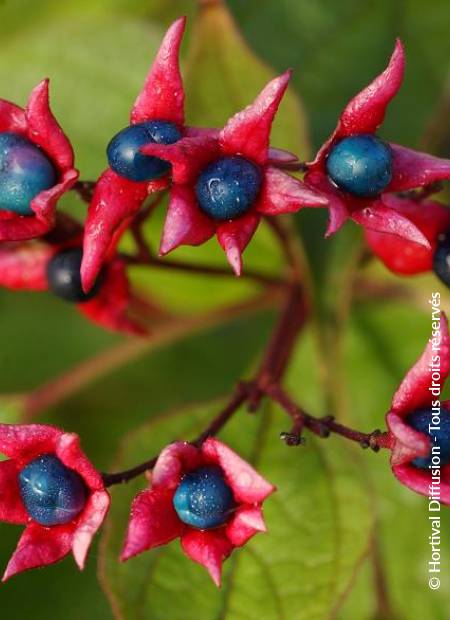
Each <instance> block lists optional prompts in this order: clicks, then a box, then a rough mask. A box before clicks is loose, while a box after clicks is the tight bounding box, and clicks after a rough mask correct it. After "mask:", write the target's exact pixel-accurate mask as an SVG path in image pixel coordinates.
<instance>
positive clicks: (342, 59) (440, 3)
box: [229, 0, 450, 147]
mask: <svg viewBox="0 0 450 620" xmlns="http://www.w3.org/2000/svg"><path fill="white" fill-rule="evenodd" d="M229 5H230V7H231V8H232V10H233V12H234V13H235V15H236V17H237V19H238V21H239V24H240V26H241V28H242V30H243V32H244V34H245V36H246V38H247V39H248V40H249V41H250V43H251V45H252V46H253V48H254V49H255V50H256V52H257V53H258V54H259V55H260V56H261V57H262V58H264V59H266V60H269V61H270V63H271V64H272V65H274V66H276V67H277V69H278V70H282V69H283V68H285V67H293V68H294V70H295V73H294V84H295V86H296V87H297V88H298V90H299V92H300V93H301V94H302V97H303V99H304V101H305V105H306V109H307V112H308V115H309V116H310V118H311V123H312V127H311V131H312V137H313V143H314V145H315V147H318V146H319V145H320V144H321V143H322V142H323V140H324V139H325V138H326V137H327V136H328V135H329V134H330V133H331V131H332V130H333V128H334V126H335V125H336V120H337V117H338V115H339V114H340V112H341V110H342V109H343V107H344V105H345V104H346V103H347V101H349V99H350V98H351V97H353V96H354V95H355V94H356V93H357V92H358V91H359V90H361V88H363V87H364V86H366V85H367V84H368V83H369V82H370V81H371V80H372V78H373V77H375V76H376V75H377V74H378V73H380V72H381V71H382V70H383V69H384V67H385V66H386V64H387V61H388V58H389V55H390V54H391V52H392V50H393V47H394V42H395V38H396V37H397V36H400V37H401V38H402V40H403V41H404V43H405V46H406V54H407V70H406V76H405V81H404V85H403V86H402V89H401V91H400V93H399V95H398V96H397V97H396V99H395V102H393V103H392V104H391V106H390V108H389V112H388V115H387V118H386V122H385V124H384V127H383V132H382V133H383V135H385V136H386V137H389V139H390V140H392V141H394V142H405V143H406V144H407V145H408V146H414V145H417V142H418V139H419V137H420V136H421V132H422V130H423V127H424V125H425V123H426V122H427V120H428V117H429V114H430V110H431V109H432V107H433V106H434V105H435V102H436V98H437V97H438V96H439V94H440V92H441V89H442V87H443V84H444V80H445V79H446V76H447V73H448V69H449V62H450V61H449V56H448V52H447V50H446V30H447V26H448V20H449V17H450V7H449V4H448V2H447V1H446V0H436V2H434V3H433V8H432V10H430V8H429V7H428V6H427V5H425V4H423V3H421V2H420V1H419V0H407V1H406V2H402V3H398V2H391V1H390V0H381V1H379V2H371V3H367V2H366V3H361V2H359V1H358V0H343V1H341V2H332V1H330V0H318V1H317V2H309V1H308V0H281V1H280V2H272V1H271V0H249V1H247V2H240V1H239V0H229Z"/></svg>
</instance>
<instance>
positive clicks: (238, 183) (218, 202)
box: [195, 155, 262, 220]
mask: <svg viewBox="0 0 450 620" xmlns="http://www.w3.org/2000/svg"><path fill="white" fill-rule="evenodd" d="M261 182H262V175H261V170H260V168H259V167H258V166H256V165H255V164H254V163H253V162H251V161H249V160H248V159H245V157H240V156H238V155H236V156H234V157H223V158H222V159H218V160H217V161H215V162H213V163H212V164H210V165H209V166H208V167H207V168H205V170H203V172H202V173H201V174H200V176H199V177H198V180H197V183H196V185H195V192H196V194H197V200H198V202H199V204H200V207H201V209H202V210H203V211H204V212H205V213H207V214H208V215H209V216H210V217H212V218H213V219H215V220H232V219H234V218H236V217H239V216H240V215H244V213H246V212H247V211H248V210H249V209H250V207H251V206H252V204H253V202H254V200H255V198H256V197H257V195H258V193H259V190H260V188H261Z"/></svg>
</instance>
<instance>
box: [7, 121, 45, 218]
mask: <svg viewBox="0 0 450 620" xmlns="http://www.w3.org/2000/svg"><path fill="white" fill-rule="evenodd" d="M56 181H57V174H56V170H55V168H54V166H53V164H52V163H51V161H50V160H49V158H48V157H47V155H46V154H45V153H44V151H42V149H40V148H39V147H38V146H36V145H35V144H33V143H32V142H30V140H27V139H26V138H23V137H22V136H19V135H18V134H15V133H11V132H3V133H0V209H1V210H5V211H13V212H14V213H17V214H19V215H33V213H34V212H33V210H32V208H31V206H30V203H31V201H32V200H33V198H34V197H35V196H37V195H38V194H40V193H41V192H42V191H44V190H46V189H49V188H50V187H52V186H53V185H55V183H56Z"/></svg>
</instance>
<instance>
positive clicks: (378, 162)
mask: <svg viewBox="0 0 450 620" xmlns="http://www.w3.org/2000/svg"><path fill="white" fill-rule="evenodd" d="M326 166H327V172H328V176H329V177H330V178H331V180H332V181H333V182H334V183H335V184H336V185H337V186H338V187H339V188H341V189H343V190H344V191H346V192H349V193H350V194H354V195H355V196H359V197H371V196H376V195H377V194H379V193H380V192H382V191H383V190H384V189H385V188H386V187H387V185H389V183H390V182H391V179H392V153H391V149H390V148H389V146H388V145H387V144H385V143H384V142H382V141H381V140H380V139H379V138H377V137H376V136H372V135H360V136H351V137H350V138H344V139H343V140H341V141H340V142H338V143H337V144H335V145H334V146H333V147H332V149H331V151H330V154H329V155H328V158H327V161H326Z"/></svg>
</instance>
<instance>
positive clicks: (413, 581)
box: [0, 0, 450, 620]
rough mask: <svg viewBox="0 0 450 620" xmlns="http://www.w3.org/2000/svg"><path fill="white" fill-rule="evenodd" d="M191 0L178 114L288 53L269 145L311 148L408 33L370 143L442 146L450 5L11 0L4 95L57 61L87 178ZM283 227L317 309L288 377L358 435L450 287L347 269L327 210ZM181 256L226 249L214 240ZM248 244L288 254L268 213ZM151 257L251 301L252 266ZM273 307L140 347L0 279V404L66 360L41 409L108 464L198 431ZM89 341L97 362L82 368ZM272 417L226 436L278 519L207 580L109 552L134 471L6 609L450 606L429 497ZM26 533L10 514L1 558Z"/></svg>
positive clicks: (10, 596) (253, 262)
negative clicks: (90, 527)
mask: <svg viewBox="0 0 450 620" xmlns="http://www.w3.org/2000/svg"><path fill="white" fill-rule="evenodd" d="M228 11H229V12H228ZM182 14H186V15H188V16H189V21H188V26H187V32H186V36H185V40H184V43H183V48H182V59H183V71H184V75H185V77H186V90H187V120H188V122H190V123H197V124H203V125H211V124H214V125H217V126H220V125H222V124H223V122H224V121H225V120H226V119H227V118H228V117H229V115H230V114H232V113H234V112H235V111H237V110H238V109H240V108H241V107H243V106H245V105H246V104H247V103H249V102H250V101H251V100H252V99H253V98H254V97H255V96H256V94H257V93H258V91H259V90H260V89H261V88H262V86H263V85H264V84H265V82H266V81H268V79H270V77H272V76H273V75H275V74H276V72H281V71H284V70H285V69H286V68H287V67H292V68H293V69H294V77H293V81H292V88H291V89H290V93H289V96H288V97H287V98H286V101H285V102H284V103H283V105H282V107H281V110H280V115H279V118H278V120H277V122H276V125H275V128H274V134H273V135H274V145H276V146H279V147H284V148H288V149H292V150H295V152H297V153H298V154H299V155H300V158H307V157H308V156H310V155H311V154H313V153H314V151H315V149H317V147H318V146H319V145H320V144H321V142H322V141H323V140H324V138H326V136H327V135H328V134H329V133H330V132H331V131H332V129H333V127H334V125H335V122H336V119H337V116H338V114H339V113H340V111H341V109H342V108H343V106H344V105H345V103H346V102H347V101H348V99H349V98H350V97H352V96H353V95H354V94H355V93H356V92H357V91H358V90H360V89H361V88H362V87H363V86H365V85H366V84H367V83H368V82H369V81H370V80H371V79H372V78H373V77H374V76H375V75H376V74H377V73H379V72H380V71H381V70H382V69H383V68H384V67H385V65H386V63H387V60H388V58H389V55H390V53H391V51H392V49H393V46H394V41H395V38H396V37H397V36H400V37H401V38H402V40H403V41H404V43H405V47H406V54H407V69H406V75H405V81H404V85H403V87H402V89H401V91H400V93H399V95H398V96H397V97H396V99H395V100H394V101H393V102H392V104H391V106H390V108H389V112H388V115H387V118H386V122H385V123H384V125H383V128H382V131H381V135H382V136H385V137H388V138H389V140H391V141H394V142H400V143H402V144H405V145H407V146H410V147H414V148H424V149H430V150H431V151H432V152H434V153H436V154H440V155H443V156H447V157H449V156H450V94H449V93H450V90H449V88H450V87H449V82H448V81H447V79H448V76H449V67H450V43H449V36H448V32H449V27H450V4H449V3H448V1H447V0H433V1H432V2H430V3H428V4H425V3H423V2H420V1H419V0H403V1H401V2H400V1H392V0H380V1H375V0H367V1H366V2H360V1H359V0H341V1H339V2H336V1H334V0H316V1H314V2H311V1H310V0H229V1H228V2H227V4H226V5H225V4H220V3H219V2H213V1H212V0H211V1H209V2H208V1H205V2H203V3H201V2H200V3H199V2H196V1H194V0H66V1H65V2H56V1H52V0H41V1H40V2H27V1H26V0H3V1H2V2H1V3H0V96H1V97H4V98H6V99H10V100H12V101H15V102H16V103H19V104H21V105H23V104H24V103H25V101H26V98H27V96H28V93H29V91H30V90H31V89H32V88H33V87H34V86H35V85H36V84H37V82H38V81H40V80H41V79H42V78H43V77H46V76H48V77H50V79H51V98H52V99H51V101H52V106H53V109H54V111H55V114H56V116H57V118H58V119H59V121H60V123H61V125H62V126H63V128H64V130H65V131H66V132H67V134H68V135H69V137H70V139H71V140H72V142H73V145H74V148H75V152H76V157H77V166H78V167H79V169H80V170H81V178H83V179H95V178H96V177H97V176H98V175H99V173H100V172H101V171H102V169H103V168H104V167H105V162H106V158H105V146H106V144H107V143H108V141H109V139H110V138H111V136H112V135H113V134H114V133H116V132H117V131H118V130H119V129H121V128H122V127H124V126H125V125H127V123H128V113H129V109H130V106H131V104H132V102H133V101H134V98H135V97H136V95H137V93H138V91H139V89H140V88H141V85H142V83H143V79H144V77H145V74H146V72H147V70H148V68H149V66H150V63H151V61H152V58H153V55H154V53H155V51H156V49H157V47H158V45H159V42H160V40H161V37H162V36H163V33H164V31H165V29H166V27H167V26H168V25H169V23H170V22H171V20H173V19H174V18H175V17H177V16H179V15H182ZM443 199H445V194H443ZM61 208H64V209H67V210H68V211H70V212H72V213H74V214H77V215H78V216H79V217H81V218H82V217H83V215H84V211H85V207H84V205H83V204H82V203H81V202H80V201H79V200H78V199H77V198H76V197H73V196H72V197H68V198H65V199H64V200H63V201H62V204H61ZM162 216H163V210H162V211H161V214H160V215H158V217H157V218H156V221H153V220H152V222H151V225H150V227H149V230H148V234H149V236H150V237H152V238H154V239H155V240H156V239H157V237H158V234H159V232H160V228H161V221H162ZM292 225H293V226H295V227H296V230H297V232H298V234H299V236H300V239H301V241H302V243H303V245H304V248H305V253H306V257H307V261H308V263H309V265H310V268H311V272H312V274H313V278H314V286H315V304H316V305H315V308H316V310H315V318H316V320H315V321H314V324H312V325H311V326H310V327H309V328H308V329H307V330H306V331H305V334H304V335H303V337H302V339H301V340H300V342H299V345H298V347H297V351H296V353H295V357H294V360H293V363H292V365H291V369H290V371H289V374H288V377H287V383H288V385H289V387H290V388H291V389H292V391H293V392H294V393H295V396H296V397H297V399H298V400H299V401H300V402H301V403H303V404H304V405H305V406H306V407H307V408H309V409H310V410H311V411H312V412H313V413H315V414H317V415H320V414H325V413H329V412H330V411H332V412H334V413H336V415H337V416H338V417H339V418H340V419H343V420H345V421H346V422H348V423H350V424H353V425H354V426H356V427H358V428H361V429H364V430H372V429H373V428H376V427H383V424H384V422H383V415H384V412H385V411H386V410H387V409H388V407H389V402H390V398H391V396H392V393H393V391H394V389H395V387H396V385H397V384H398V382H399V381H400V380H401V378H402V377H403V375H404V373H405V371H406V370H407V368H408V367H409V366H410V365H411V364H412V363H413V361H414V360H415V359H416V358H417V357H418V355H419V353H420V352H421V350H422V348H423V346H424V344H425V342H426V340H427V338H428V335H429V332H430V329H431V326H430V309H429V304H428V299H429V297H430V295H431V292H432V291H435V290H440V291H441V293H442V295H443V303H444V307H446V308H447V309H450V297H449V295H448V293H447V292H446V291H443V290H442V287H441V285H439V284H438V283H437V281H436V280H435V279H434V278H433V277H432V276H431V275H424V276H420V277H416V278H414V279H399V278H396V277H394V276H392V275H390V274H388V272H387V271H386V270H385V269H384V267H382V266H381V265H380V264H378V263H377V262H376V261H368V262H367V264H365V265H364V266H363V267H361V260H360V259H361V256H362V255H363V254H364V247H363V242H362V239H361V234H360V231H359V230H357V229H356V227H353V226H352V225H348V226H347V227H346V228H345V229H344V230H343V231H342V232H340V233H339V234H338V235H337V236H336V237H335V238H334V239H333V240H332V241H328V242H326V243H325V242H324V241H323V232H324V229H325V225H326V213H325V212H319V211H313V210H311V211H310V212H308V213H307V212H305V213H302V214H300V215H298V216H296V218H295V220H293V224H292ZM124 243H125V244H126V243H129V240H127V239H125V242H124ZM177 256H178V257H179V258H183V257H188V258H192V259H195V260H198V261H204V262H205V263H216V264H220V265H222V264H224V258H223V255H222V253H221V252H220V251H219V250H218V249H217V247H216V245H215V242H210V243H208V244H206V246H204V247H202V248H188V249H182V250H179V251H178V253H177ZM245 260H246V264H247V265H248V266H252V267H258V268H260V269H263V270H266V271H267V272H268V273H271V272H275V273H277V272H278V271H279V269H280V264H281V257H280V255H279V252H278V249H277V247H276V245H275V244H274V242H273V240H272V238H271V236H270V233H269V231H268V230H266V229H265V228H264V226H262V227H260V230H259V231H258V233H257V235H256V237H255V239H254V241H253V242H252V244H251V246H250V248H249V249H248V251H247V252H246V255H245ZM147 271H148V270H147ZM147 271H144V270H135V271H134V272H133V274H132V277H133V280H134V282H135V285H136V286H137V287H139V288H140V290H141V291H143V292H144V293H145V294H147V295H152V296H154V297H156V298H158V299H159V300H160V301H162V302H163V303H164V304H166V305H167V307H169V308H170V309H171V310H172V311H173V312H175V313H179V314H180V315H183V314H192V313H194V312H200V311H206V310H207V309H209V308H210V309H214V308H220V307H222V306H223V305H224V304H229V303H233V302H236V303H237V302H240V301H245V300H247V299H249V298H250V297H251V296H252V295H254V293H255V286H254V285H251V284H249V283H248V282H245V281H242V282H235V281H233V280H232V279H226V278H220V279H211V278H209V277H205V276H195V277H194V276H192V275H179V274H173V273H170V274H167V273H166V272H163V271H160V270H156V269H155V270H150V271H149V272H148V273H147ZM362 280H364V282H365V284H361V281H362ZM355 283H356V284H355ZM273 319H274V313H273V312H271V311H265V310H261V311H260V312H254V313H252V314H247V315H243V316H242V317H240V318H234V319H233V318H232V317H229V318H228V319H227V320H226V321H219V322H218V323H217V324H215V325H213V326H210V327H208V328H206V326H205V328H204V329H200V330H197V331H196V333H192V334H186V335H185V336H184V337H176V336H175V335H171V334H169V335H167V336H166V337H164V338H161V339H160V340H161V341H160V342H159V343H156V342H155V341H154V340H152V339H150V340H149V341H148V342H146V343H144V344H139V345H136V344H135V343H134V342H133V343H130V341H129V340H127V339H124V338H123V337H121V336H117V335H114V334H110V333H107V332H104V331H102V330H100V329H98V328H96V327H94V326H93V325H91V324H89V323H88V322H87V321H85V320H84V319H83V318H82V317H81V315H79V314H77V312H76V310H75V309H74V308H73V307H71V306H68V305H65V304H64V303H63V302H61V301H58V300H57V299H55V298H52V297H50V295H47V294H28V293H14V294H12V293H9V292H4V291H1V292H0V333H1V346H0V391H1V393H2V394H3V396H2V397H1V400H0V419H1V421H11V422H12V421H17V420H19V419H20V415H21V408H22V405H23V400H22V397H21V394H23V393H24V392H29V391H30V390H35V389H37V388H38V387H39V386H41V385H42V384H43V383H47V382H49V381H53V380H54V379H55V378H57V377H58V376H60V375H61V374H62V373H66V375H67V377H66V378H69V381H68V383H69V388H68V390H67V394H66V395H65V396H64V397H60V398H58V399H55V400H53V401H50V402H49V404H48V407H47V408H46V409H45V411H42V412H40V414H39V417H38V419H39V421H43V422H51V423H54V424H57V425H59V426H62V427H64V428H66V429H68V430H73V431H75V432H78V433H79V434H80V435H81V437H82V441H83V445H84V447H85V449H86V451H87V453H88V454H89V455H90V457H91V458H92V460H93V462H94V463H95V464H96V465H97V466H98V467H99V468H100V469H112V468H113V466H116V467H121V466H122V465H123V466H126V465H127V464H129V465H131V464H135V463H136V462H138V461H139V460H140V459H141V458H142V459H145V458H146V457H147V456H150V455H152V454H153V453H154V452H157V451H158V450H159V449H160V448H161V447H162V446H163V445H164V443H166V442H168V441H170V440H171V439H173V438H174V436H176V437H178V436H185V437H191V436H193V435H194V434H195V433H196V429H198V428H200V427H201V425H202V424H204V421H205V420H207V419H208V417H211V416H212V415H213V414H214V411H216V410H217V408H218V407H219V406H220V402H221V398H222V397H223V396H224V395H226V394H227V393H228V392H229V391H230V389H231V388H232V386H233V384H234V382H235V380H236V379H237V378H238V377H240V376H241V375H243V374H244V375H245V374H246V373H248V372H249V371H250V369H251V368H253V367H254V365H255V363H256V361H257V358H258V354H259V353H260V352H261V350H262V348H263V346H264V342H265V340H266V338H267V335H268V333H269V330H270V327H271V325H272V324H273ZM92 357H94V359H95V360H96V362H95V363H94V366H95V368H96V371H95V372H94V373H93V374H92V380H91V381H84V380H83V376H84V375H83V372H84V370H83V369H84V368H85V366H84V364H85V362H86V360H88V359H90V358H92ZM111 359H114V360H116V361H115V362H114V363H111ZM117 360H119V361H117ZM80 368H81V379H80V385H79V387H78V388H77V384H76V381H75V383H74V384H73V385H72V384H71V382H70V378H72V379H73V378H74V377H75V379H76V380H77V379H78V378H79V376H80ZM285 425H286V421H285V420H284V419H283V417H282V414H281V413H280V412H278V411H275V410H272V409H269V408H268V409H266V410H265V411H264V412H263V413H262V414H260V416H259V417H248V416H247V417H246V416H245V415H244V413H242V414H240V415H239V416H238V417H237V418H236V419H235V420H234V421H233V423H232V424H231V425H230V427H229V428H228V429H227V430H226V432H225V433H224V434H223V436H224V438H225V439H226V440H227V441H228V442H229V443H230V445H231V446H233V447H234V448H236V449H237V450H239V451H240V452H241V453H242V454H244V455H246V456H248V457H249V458H251V459H252V460H253V461H254V462H255V464H256V465H257V466H258V468H260V469H261V471H262V472H263V473H264V474H265V475H266V476H267V477H268V478H270V479H271V480H272V481H273V482H275V483H276V484H277V485H278V487H279V492H278V493H277V494H276V496H275V497H274V498H273V499H271V500H270V501H269V502H268V504H267V510H266V517H267V521H268V525H269V528H270V534H269V535H267V536H258V537H256V538H255V540H254V541H252V542H251V543H250V544H249V545H248V546H247V547H246V549H244V550H242V551H238V552H236V553H235V554H234V556H233V559H232V560H230V561H229V562H227V564H226V570H225V584H224V587H223V589H222V590H221V591H217V590H216V589H215V588H214V587H213V586H212V585H211V584H210V582H209V580H208V577H207V576H206V574H204V572H203V569H201V568H200V567H198V566H196V565H193V564H192V563H190V562H189V561H188V560H187V559H185V558H184V557H183V556H182V553H181V552H180V550H179V548H178V545H177V544H176V543H174V544H173V545H171V546H169V547H168V548H165V549H163V550H161V551H155V552H152V553H151V554H146V555H145V556H142V557H140V558H138V559H136V560H134V561H132V562H130V563H129V564H127V565H125V566H122V565H120V564H119V563H118V561H117V554H118V550H119V548H120V544H121V539H122V535H123V531H124V527H125V522H126V516H127V511H128V507H129V502H130V499H131V497H132V495H133V493H134V492H136V490H138V489H139V488H141V487H142V485H143V483H144V481H143V479H142V480H138V481H136V482H135V483H133V484H131V485H129V487H126V488H125V487H124V488H119V489H115V490H114V498H113V499H114V508H113V510H112V513H111V518H110V520H109V522H108V525H107V528H106V529H105V533H104V534H103V535H102V537H101V539H100V542H99V543H98V544H96V545H95V546H94V549H93V551H92V554H91V559H90V561H89V564H88V567H87V569H86V571H85V572H84V573H82V574H80V573H79V572H78V571H77V569H76V568H75V565H74V563H73V561H72V560H71V559H67V560H65V561H63V562H62V563H61V564H59V565H57V566H52V567H49V568H46V569H44V570H40V571H33V572H30V573H28V574H25V575H20V576H18V577H17V578H15V579H13V580H12V581H11V582H9V583H7V584H5V585H3V586H1V588H0V609H1V613H2V615H4V617H5V618H6V617H7V618H8V619H9V620H23V619H24V618H28V617H30V618H33V620H41V619H42V620H43V619H44V618H45V619H46V620H48V619H49V618H52V619H55V620H59V619H60V618H64V619H65V620H72V619H73V620H75V619H76V620H79V619H80V618H96V619H97V620H111V618H121V619H124V620H137V619H141V618H142V619H143V618H145V619H146V620H159V619H164V620H178V619H179V620H190V619H191V618H192V619H194V618H195V619H196V620H203V619H205V620H212V619H213V618H223V619H225V618H226V619H227V620H254V619H255V618H258V619H261V618H264V620H272V619H277V620H279V619H280V620H281V619H284V618H286V619H289V620H294V619H299V620H302V619H305V620H322V619H327V618H338V619H339V620H373V619H374V618H378V619H379V620H380V619H384V620H388V619H389V620H392V619H394V618H396V619H399V620H415V619H416V618H429V619H430V620H431V619H433V620H434V619H436V620H444V619H445V618H448V609H449V605H450V596H449V595H450V589H449V584H450V579H449V576H450V561H449V551H450V519H449V517H448V511H443V512H442V515H441V516H442V533H443V538H442V553H443V556H442V571H443V572H442V575H443V579H442V587H441V589H440V590H439V591H436V592H431V591H430V590H429V589H428V585H427V581H428V577H427V562H428V560H429V555H430V552H429V546H428V535H429V533H430V530H429V523H428V513H427V503H426V500H425V499H424V498H421V497H419V496H417V495H414V494H413V493H411V492H409V491H408V490H407V489H405V488H403V487H401V486H400V485H399V484H398V483H397V482H396V481H395V480H394V478H393V476H392V474H391V472H390V469H389V466H388V456H387V455H386V454H378V455H375V454H372V453H368V452H367V453H363V452H362V451H360V450H359V449H353V447H349V446H347V445H344V442H343V441H342V440H340V439H339V438H337V439H336V438H331V439H329V440H327V441H326V442H320V441H319V442H317V441H315V440H313V439H310V438H308V443H307V446H306V447H304V448H299V449H288V448H286V447H285V446H283V445H282V444H281V443H280V442H279V440H278V439H277V437H278V434H279V432H280V431H281V430H286V429H285ZM263 428H264V429H265V430H264V431H263ZM119 446H120V449H119ZM19 533H20V528H17V527H14V526H10V525H5V524H0V562H1V564H2V565H4V564H6V562H7V559H8V557H9V555H10V554H11V552H12V550H13V548H14V546H15V543H16V541H17V538H18V536H19Z"/></svg>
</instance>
